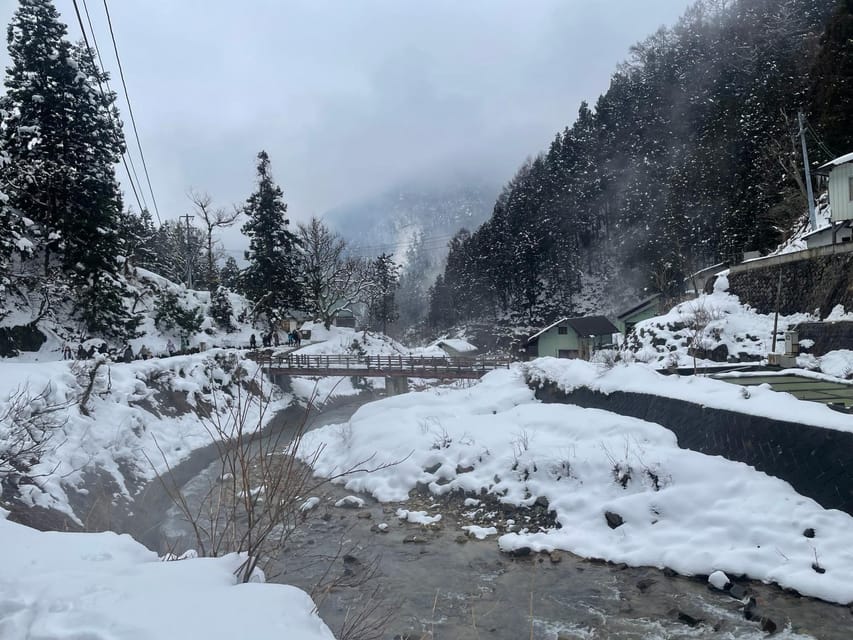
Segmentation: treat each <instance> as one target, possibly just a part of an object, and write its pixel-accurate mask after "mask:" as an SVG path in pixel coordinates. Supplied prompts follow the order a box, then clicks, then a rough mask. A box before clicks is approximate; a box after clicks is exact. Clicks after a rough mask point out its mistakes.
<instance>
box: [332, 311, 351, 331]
mask: <svg viewBox="0 0 853 640" xmlns="http://www.w3.org/2000/svg"><path fill="white" fill-rule="evenodd" d="M334 324H335V326H336V327H347V328H349V329H355V314H354V313H353V312H352V311H350V310H349V309H341V310H340V311H338V313H337V314H336V315H335V321H334Z"/></svg>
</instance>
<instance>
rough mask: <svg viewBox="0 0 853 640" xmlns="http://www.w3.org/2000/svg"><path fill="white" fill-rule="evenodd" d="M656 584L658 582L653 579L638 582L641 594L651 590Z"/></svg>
mask: <svg viewBox="0 0 853 640" xmlns="http://www.w3.org/2000/svg"><path fill="white" fill-rule="evenodd" d="M656 582H657V580H652V579H651V578H643V579H642V580H639V581H637V589H639V590H640V593H645V592H646V591H648V590H649V589H651V587H652V585H653V584H655V583H656Z"/></svg>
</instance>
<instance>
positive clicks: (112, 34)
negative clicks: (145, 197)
mask: <svg viewBox="0 0 853 640" xmlns="http://www.w3.org/2000/svg"><path fill="white" fill-rule="evenodd" d="M104 12H105V13H106V15H107V25H108V26H109V28H110V38H111V39H112V41H113V51H115V54H116V62H117V63H118V74H119V78H121V86H122V88H123V89H124V98H125V100H126V101H127V111H128V113H129V114H130V124H131V125H132V126H133V135H134V136H135V137H136V146H137V148H138V149H139V157H140V158H141V159H142V169H143V171H144V172H145V181H146V182H147V183H148V191H149V193H150V194H151V202H153V203H154V211H155V212H156V213H157V220H160V209H159V208H158V207H157V198H156V197H155V196H154V189H152V188H151V177H150V176H149V175H148V163H146V162H145V154H144V153H143V152H142V143H141V142H140V141H139V130H138V129H137V128H136V118H134V117H133V106H132V105H131V103H130V95H129V94H128V92H127V83H126V82H125V79H124V69H122V66H121V57H119V54H118V45H117V44H116V36H115V32H114V31H113V21H112V18H111V17H110V8H109V7H108V6H107V0H104Z"/></svg>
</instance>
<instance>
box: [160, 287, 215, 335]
mask: <svg viewBox="0 0 853 640" xmlns="http://www.w3.org/2000/svg"><path fill="white" fill-rule="evenodd" d="M203 320H204V318H203V316H202V313H201V310H199V309H198V308H197V307H194V308H190V307H187V306H186V305H184V304H183V303H182V302H181V300H180V298H179V297H178V294H177V293H175V292H174V291H171V290H169V289H165V290H163V291H162V292H161V293H160V295H159V296H158V297H157V303H156V314H155V316H154V324H156V325H157V327H158V328H159V329H166V330H172V329H180V330H181V331H184V332H186V333H189V334H193V333H198V332H199V331H201V325H202V322H203Z"/></svg>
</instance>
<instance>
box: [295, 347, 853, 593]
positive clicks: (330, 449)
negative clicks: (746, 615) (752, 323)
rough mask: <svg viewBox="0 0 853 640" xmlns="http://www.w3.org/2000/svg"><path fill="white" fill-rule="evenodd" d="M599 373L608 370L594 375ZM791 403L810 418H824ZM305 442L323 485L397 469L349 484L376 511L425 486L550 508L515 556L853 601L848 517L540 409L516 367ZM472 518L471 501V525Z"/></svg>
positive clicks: (786, 488) (689, 454)
mask: <svg viewBox="0 0 853 640" xmlns="http://www.w3.org/2000/svg"><path fill="white" fill-rule="evenodd" d="M558 364H559V363H553V364H551V363H548V362H542V361H536V362H535V363H533V366H534V367H536V366H538V367H539V368H540V369H542V368H543V367H544V368H549V367H550V372H549V376H551V377H554V378H556V377H559V376H558V374H559V373H560V372H558V371H557V370H556V368H557V367H558ZM584 366H587V367H590V366H591V365H584ZM593 373H594V374H595V376H600V374H601V370H600V369H597V368H593V369H589V370H587V371H586V375H587V377H588V376H590V375H592V374H593ZM563 374H564V375H570V374H571V371H568V372H563ZM607 375H611V374H607ZM614 375H615V374H614ZM625 375H627V374H625ZM650 375H657V374H653V373H652V372H650ZM593 377H594V376H593ZM658 378H660V376H658ZM607 379H608V378H607V376H606V375H605V376H603V377H602V380H605V381H606V380H607ZM710 382H712V381H709V383H710ZM714 384H715V385H720V387H719V389H718V388H717V387H716V386H715V387H714V389H713V390H712V389H711V388H710V387H708V388H707V389H706V388H705V386H704V383H703V384H700V385H697V386H696V387H695V389H696V390H697V394H699V395H700V396H705V395H708V396H709V397H713V395H714V394H713V393H711V392H712V391H715V390H716V391H719V392H720V393H721V394H724V393H725V392H724V391H723V390H722V389H723V385H725V386H726V387H730V386H731V385H726V383H723V382H716V383H714ZM685 389H690V387H685ZM732 391H733V392H734V393H737V392H738V389H737V388H736V387H732ZM762 391H764V390H762ZM766 393H767V394H773V392H770V391H766ZM782 395H783V394H774V398H775V399H777V400H778V399H779V397H781V396H782ZM744 402H748V400H744ZM791 402H796V403H798V404H797V405H796V407H797V408H798V410H799V411H800V412H801V413H802V414H803V415H808V416H811V415H814V414H813V412H814V411H816V410H819V409H822V407H819V406H818V405H810V404H808V403H803V402H800V401H796V400H791ZM765 404H773V402H772V399H771V398H770V396H769V395H768V398H767V399H766V401H765V400H762V399H761V398H759V400H758V402H757V403H756V406H764V405H765ZM826 411H827V413H826V415H830V414H832V412H830V411H829V410H826ZM795 415H796V414H795ZM822 417H823V416H822V415H821V416H818V417H817V418H816V419H817V420H821V419H822ZM839 417H842V418H843V416H839ZM848 420H849V418H848ZM828 426H832V425H828ZM836 428H838V427H837V426H836ZM307 439H308V442H306V448H305V450H306V451H311V450H314V449H315V447H317V446H321V445H322V446H323V447H324V449H323V451H322V455H321V456H320V458H319V459H318V460H317V461H316V463H315V471H316V473H318V474H319V475H323V476H330V475H332V474H334V473H335V472H336V471H337V470H340V469H341V468H344V467H347V466H350V465H353V464H355V463H356V462H360V461H363V460H366V459H370V465H371V466H374V467H378V466H380V465H383V464H390V463H395V464H393V466H390V467H387V468H384V469H381V470H379V471H376V472H374V473H365V474H356V475H354V476H352V477H349V478H348V479H347V480H346V487H347V488H348V489H350V490H354V491H366V492H369V493H371V494H373V495H374V496H375V497H376V498H377V499H379V500H382V501H405V500H406V499H407V498H408V496H409V492H410V491H411V490H412V489H414V488H415V487H416V486H417V485H418V484H423V485H425V486H428V487H429V490H430V491H431V492H433V493H434V494H445V493H447V492H450V491H457V490H459V491H464V492H466V493H468V494H470V495H472V496H477V495H479V494H481V492H486V493H488V494H490V495H492V496H496V497H498V498H499V500H500V501H501V502H504V503H508V504H511V505H514V506H516V507H518V508H519V509H520V512H519V513H520V514H523V510H524V509H525V508H526V507H531V506H533V505H534V504H535V503H536V501H537V500H539V501H540V504H541V502H542V501H543V500H544V501H547V504H548V508H549V509H551V510H553V511H554V512H555V513H556V521H557V523H558V528H552V529H548V530H539V529H538V527H531V528H526V527H524V526H523V524H521V523H523V522H524V520H523V518H522V517H520V518H518V519H517V522H518V523H519V524H516V525H514V526H513V527H510V529H509V530H508V531H507V532H505V533H504V535H502V536H501V537H500V538H499V540H498V544H499V545H500V547H501V548H502V549H504V550H507V551H511V550H517V549H521V548H523V547H527V548H529V549H532V550H534V551H545V550H552V549H564V550H568V551H572V552H574V553H577V554H580V555H583V556H587V557H595V558H604V559H608V560H612V561H614V562H624V563H627V564H629V565H634V566H640V565H649V566H656V567H670V568H672V569H674V570H676V571H678V572H679V573H682V574H685V575H696V574H710V573H712V572H713V571H715V570H723V571H726V572H727V573H729V574H734V575H740V574H746V575H748V576H750V577H752V578H755V579H759V580H763V581H767V582H773V583H777V584H779V585H781V586H784V587H789V588H792V589H795V590H797V591H799V592H800V593H802V594H804V595H809V596H814V597H818V598H822V599H824V600H827V601H830V602H840V603H847V602H851V601H853V552H851V550H850V547H849V540H850V538H851V536H853V518H851V517H850V516H848V515H847V514H844V513H842V512H839V511H828V510H825V509H823V508H821V507H820V506H819V505H818V504H817V503H815V502H814V501H812V500H810V499H808V498H804V497H803V496H800V495H798V494H797V493H795V492H794V490H793V489H792V488H791V487H790V485H788V484H787V483H785V482H783V481H781V480H779V479H777V478H773V477H770V476H767V475H766V474H763V473H760V472H758V471H756V470H755V469H753V468H752V467H749V466H747V465H744V464H741V463H736V462H731V461H728V460H725V459H723V458H720V457H714V456H706V455H703V454H700V453H696V452H693V451H688V450H684V449H680V448H678V445H677V442H676V438H675V436H674V435H673V434H672V432H670V431H668V430H667V429H664V428H663V427H661V426H660V425H656V424H652V423H648V422H644V421H641V420H637V419H633V418H626V417H623V416H619V415H616V414H613V413H609V412H605V411H600V410H594V409H582V408H579V407H576V406H570V405H554V404H551V405H545V404H541V403H539V402H537V401H536V400H535V398H534V396H533V392H532V391H531V389H530V388H529V387H528V386H527V384H526V382H525V379H524V376H523V372H522V368H521V367H515V368H514V369H512V370H510V371H496V372H493V373H491V374H489V375H487V376H486V377H485V378H484V379H483V380H482V381H481V382H480V383H479V384H477V385H475V386H473V387H471V388H468V389H454V390H450V389H446V388H439V389H429V390H426V391H423V392H421V393H416V394H407V395H403V396H397V397H393V398H388V399H384V400H380V401H378V402H373V403H370V404H368V405H365V406H364V407H362V408H361V409H359V411H357V412H356V414H355V415H354V416H353V417H352V419H351V420H350V421H349V422H347V423H345V424H342V425H332V426H327V427H323V428H322V429H319V430H317V431H315V432H312V433H310V434H308V438H307ZM477 508H478V507H477V505H475V504H473V503H472V506H471V511H472V519H473V517H474V516H473V514H474V513H476V511H477ZM608 513H610V514H611V515H610V516H608V515H607V514H608ZM424 515H425V517H434V516H436V515H439V513H438V512H432V511H431V512H429V513H427V514H424ZM479 521H480V522H482V520H481V519H480V520H479Z"/></svg>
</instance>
